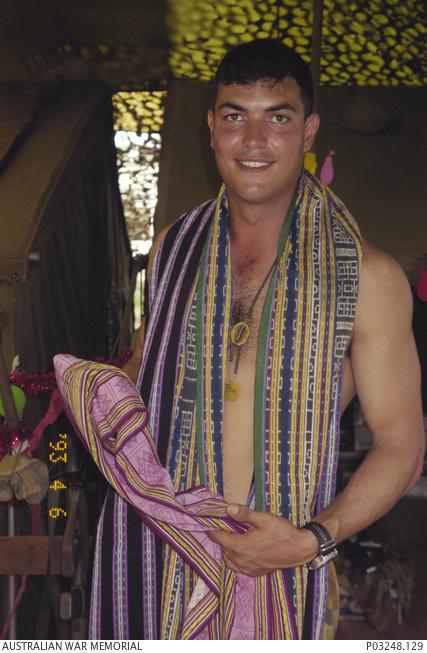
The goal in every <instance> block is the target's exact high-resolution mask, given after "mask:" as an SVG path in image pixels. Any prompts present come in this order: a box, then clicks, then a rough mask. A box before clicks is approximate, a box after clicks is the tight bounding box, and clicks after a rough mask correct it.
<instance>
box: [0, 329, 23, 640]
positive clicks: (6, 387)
mask: <svg viewBox="0 0 427 653" xmlns="http://www.w3.org/2000/svg"><path fill="white" fill-rule="evenodd" d="M0 395H1V398H2V400H3V406H4V412H5V417H6V422H7V425H8V427H9V428H11V429H14V428H17V427H18V426H19V418H18V413H17V412H16V407H15V402H14V400H13V396H12V390H11V388H10V381H9V375H8V373H7V368H6V363H5V360H4V357H3V348H2V341H1V329H0ZM7 534H8V536H9V537H14V535H15V507H14V505H13V501H11V502H10V503H9V505H8V512H7ZM7 596H8V607H9V614H10V611H11V610H12V609H13V606H14V604H15V597H16V578H15V576H8V586H7ZM9 639H16V616H15V615H13V617H12V621H11V623H10V628H9Z"/></svg>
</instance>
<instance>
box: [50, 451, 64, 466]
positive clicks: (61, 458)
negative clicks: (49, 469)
mask: <svg viewBox="0 0 427 653" xmlns="http://www.w3.org/2000/svg"><path fill="white" fill-rule="evenodd" d="M49 460H50V462H51V463H66V462H67V460H68V456H67V454H66V453H63V454H61V455H60V456H58V455H57V454H55V453H54V452H52V453H50V454H49Z"/></svg>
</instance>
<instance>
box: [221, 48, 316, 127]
mask: <svg viewBox="0 0 427 653" xmlns="http://www.w3.org/2000/svg"><path fill="white" fill-rule="evenodd" d="M285 77H291V78H293V79H294V80H295V81H296V83H297V84H298V86H299V89H300V92H301V99H302V103H303V105H304V114H305V117H307V116H309V115H310V113H311V112H312V111H313V79H312V77H311V72H310V68H309V67H308V66H307V64H306V63H305V61H304V60H303V59H302V58H301V57H300V56H299V54H297V53H296V52H295V50H292V48H289V47H288V46H287V45H285V44H284V43H282V42H281V41H279V40H278V39H255V40H254V41H250V42H249V43H241V44H240V45H236V46H234V47H233V48H231V50H229V51H228V52H227V54H226V55H225V56H224V58H223V59H222V61H221V62H220V64H219V66H218V69H217V71H216V74H215V77H214V84H215V96H216V94H217V92H218V87H219V85H220V84H225V85H227V84H242V85H246V84H254V83H255V82H258V81H260V80H262V79H265V80H269V81H271V83H272V84H273V85H274V84H277V82H280V81H281V80H282V79H284V78H285Z"/></svg>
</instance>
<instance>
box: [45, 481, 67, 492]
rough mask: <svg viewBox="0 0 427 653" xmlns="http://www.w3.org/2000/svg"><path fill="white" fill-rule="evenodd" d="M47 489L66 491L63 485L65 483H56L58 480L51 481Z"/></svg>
mask: <svg viewBox="0 0 427 653" xmlns="http://www.w3.org/2000/svg"><path fill="white" fill-rule="evenodd" d="M49 487H50V489H51V490H66V489H67V486H66V485H65V483H63V482H62V481H58V480H56V481H53V483H51V484H50V485H49Z"/></svg>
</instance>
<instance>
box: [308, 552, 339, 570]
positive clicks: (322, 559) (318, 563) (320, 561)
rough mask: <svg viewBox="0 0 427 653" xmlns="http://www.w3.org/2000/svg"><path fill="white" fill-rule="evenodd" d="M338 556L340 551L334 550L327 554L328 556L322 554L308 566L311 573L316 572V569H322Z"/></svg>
mask: <svg viewBox="0 0 427 653" xmlns="http://www.w3.org/2000/svg"><path fill="white" fill-rule="evenodd" d="M337 554H338V551H337V550H336V549H333V551H331V552H330V553H327V554H326V555H322V554H320V555H318V556H317V557H316V558H314V560H312V561H311V562H310V563H309V564H308V565H307V566H308V568H309V569H310V570H311V571H316V569H320V568H321V567H323V566H324V565H326V564H327V563H328V562H330V561H331V560H333V559H334V558H335V556H336V555H337Z"/></svg>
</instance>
